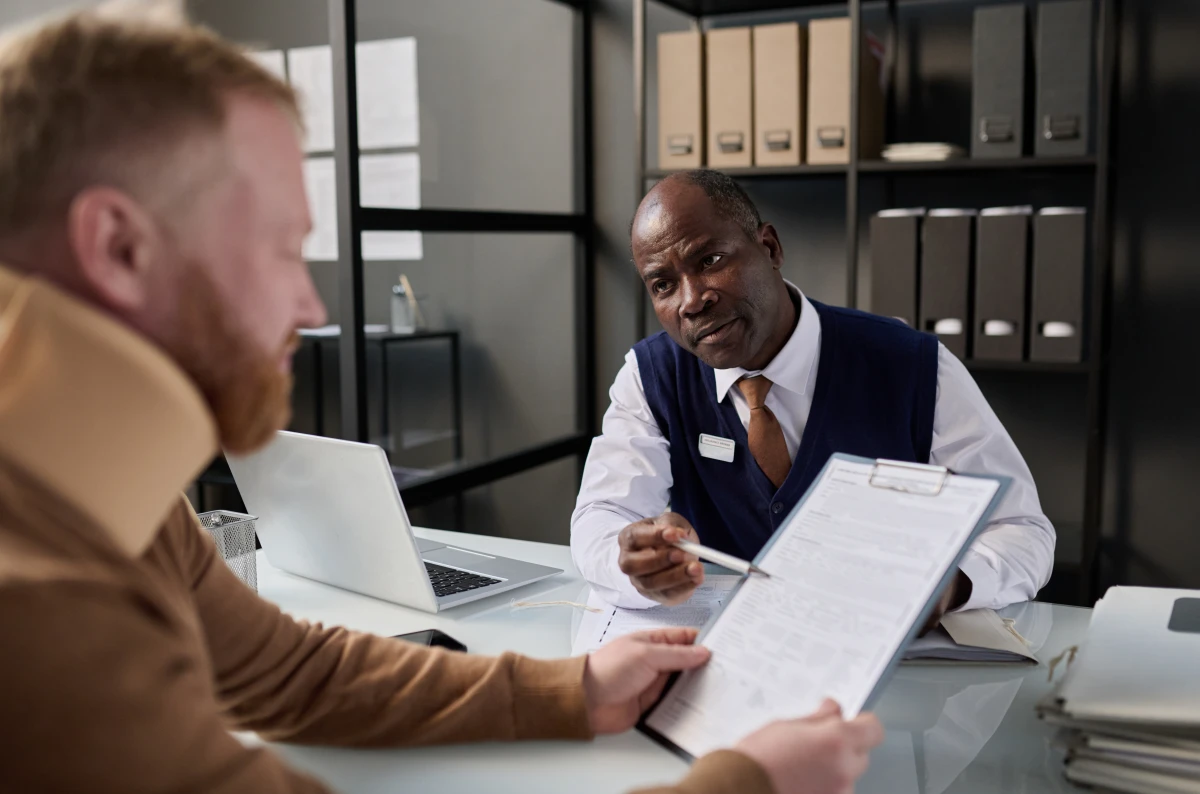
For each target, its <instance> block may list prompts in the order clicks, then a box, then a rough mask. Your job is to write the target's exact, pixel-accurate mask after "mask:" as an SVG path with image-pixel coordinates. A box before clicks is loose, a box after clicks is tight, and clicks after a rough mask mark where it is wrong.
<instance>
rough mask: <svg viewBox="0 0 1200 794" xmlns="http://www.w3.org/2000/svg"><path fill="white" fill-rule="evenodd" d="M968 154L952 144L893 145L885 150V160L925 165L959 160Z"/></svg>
mask: <svg viewBox="0 0 1200 794" xmlns="http://www.w3.org/2000/svg"><path fill="white" fill-rule="evenodd" d="M966 156H967V153H966V151H965V150H964V149H963V148H962V147H961V146H955V145H954V144H952V143H893V144H889V145H888V146H885V147H884V149H883V159H884V160H887V161H888V162H892V163H924V162H929V161H937V160H958V159H960V158H962V157H966Z"/></svg>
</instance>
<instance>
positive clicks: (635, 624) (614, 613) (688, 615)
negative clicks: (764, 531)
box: [571, 574, 742, 656]
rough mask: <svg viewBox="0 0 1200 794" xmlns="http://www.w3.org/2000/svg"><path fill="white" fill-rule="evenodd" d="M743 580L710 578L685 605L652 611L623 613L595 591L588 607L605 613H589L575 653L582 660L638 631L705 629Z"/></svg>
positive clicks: (581, 626) (728, 576)
mask: <svg viewBox="0 0 1200 794" xmlns="http://www.w3.org/2000/svg"><path fill="white" fill-rule="evenodd" d="M741 578H742V577H741V576H736V575H732V574H715V575H714V574H708V575H706V576H705V577H704V584H702V585H700V586H699V587H697V588H696V592H695V593H693V594H692V597H691V598H689V599H688V600H687V601H685V602H684V603H682V604H679V605H678V606H673V607H651V608H650V609H622V608H621V607H614V606H613V605H612V604H609V603H608V602H607V601H605V600H604V599H603V598H602V597H601V596H600V595H599V594H597V593H596V592H595V591H594V590H593V591H592V594H591V595H590V596H589V597H588V606H589V607H593V608H596V609H601V610H603V611H602V612H599V613H596V612H586V613H584V617H583V621H582V622H581V623H580V624H579V631H578V632H576V634H575V641H574V643H573V644H572V646H571V653H572V654H573V655H575V656H579V655H580V654H584V653H591V652H592V651H594V650H596V649H597V648H599V647H600V646H602V645H606V644H608V643H610V642H612V641H613V640H615V639H616V638H617V637H624V636H625V635H626V634H633V633H634V632H637V631H651V630H653V629H665V628H672V627H676V626H682V627H684V628H696V629H699V628H703V627H704V624H706V623H708V621H709V619H710V618H711V617H712V616H713V615H714V614H716V612H717V610H718V609H720V607H721V605H722V604H724V603H725V601H726V600H727V599H728V598H729V593H730V592H732V590H733V588H734V587H736V586H737V583H738V582H739V581H741Z"/></svg>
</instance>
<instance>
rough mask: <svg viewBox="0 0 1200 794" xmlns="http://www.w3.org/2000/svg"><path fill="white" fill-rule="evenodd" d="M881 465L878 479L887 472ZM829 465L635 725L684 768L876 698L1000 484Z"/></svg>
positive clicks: (859, 464) (926, 471)
mask: <svg viewBox="0 0 1200 794" xmlns="http://www.w3.org/2000/svg"><path fill="white" fill-rule="evenodd" d="M885 468H886V471H885ZM936 471H939V470H936V469H934V468H933V467H917V468H914V467H912V466H911V465H907V464H901V465H899V466H897V465H896V464H887V463H882V462H881V463H879V464H878V465H877V464H876V462H875V461H868V460H865V459H862V458H851V457H849V456H845V455H834V456H833V457H832V458H830V460H829V463H827V464H826V466H825V469H824V470H823V471H822V473H821V475H820V477H819V478H818V480H817V482H816V484H815V485H814V486H813V487H812V488H811V489H810V491H809V493H808V494H807V495H806V496H805V499H804V500H803V502H802V503H801V504H800V505H799V506H798V507H797V508H796V509H795V510H794V511H793V513H792V515H791V516H789V517H788V519H787V520H785V521H784V523H783V524H782V525H781V527H780V529H779V530H778V531H777V532H776V533H775V535H774V536H773V537H772V538H771V541H770V542H769V543H768V545H767V547H766V548H765V549H763V551H762V552H761V553H760V554H759V555H758V557H757V558H756V559H755V560H754V562H755V564H756V565H758V566H759V567H761V568H762V569H763V570H765V571H766V572H767V573H768V574H770V577H769V578H767V577H759V576H752V577H750V578H748V579H746V580H744V581H743V582H742V583H741V585H739V587H738V588H737V589H736V590H735V591H734V592H733V594H732V595H731V597H730V599H729V603H728V604H726V605H725V607H724V609H723V610H722V611H721V613H720V614H719V616H718V617H717V618H716V619H715V620H714V621H713V622H712V623H711V624H710V625H709V626H708V628H707V629H706V630H705V632H704V634H703V636H702V637H701V644H703V645H705V646H706V647H708V648H710V649H711V650H712V659H711V660H710V661H709V663H708V664H707V665H706V666H705V667H703V668H701V669H700V670H697V671H694V672H689V673H684V674H682V675H681V676H679V678H678V679H677V680H676V681H675V683H674V684H673V686H672V687H671V688H670V689H669V690H668V691H667V693H666V695H664V697H663V698H662V700H661V701H660V702H659V703H658V704H657V705H656V706H655V707H654V708H653V709H652V710H651V711H650V712H649V714H648V715H647V716H646V717H645V719H643V720H642V722H641V724H640V726H639V727H641V728H642V730H643V731H645V732H646V733H647V734H649V735H650V736H651V737H652V738H654V739H656V740H657V741H659V742H661V743H663V744H664V745H665V746H667V747H669V748H670V749H672V750H674V751H676V752H679V753H681V754H683V755H685V756H686V757H691V758H697V757H699V756H701V755H704V754H705V753H708V752H710V751H712V750H716V749H720V748H725V747H731V746H733V745H734V744H735V743H736V742H737V741H738V740H739V739H741V738H742V737H744V736H746V735H747V734H749V733H751V732H753V731H754V730H756V729H758V728H760V727H762V726H763V725H766V724H767V723H769V722H771V721H772V720H776V719H788V718H795V717H802V716H804V715H807V714H811V713H812V712H813V711H815V710H816V708H817V707H818V706H819V705H820V704H821V701H822V700H823V699H824V698H826V697H830V698H833V699H834V700H836V701H837V702H838V703H839V704H840V705H841V707H842V711H843V713H844V714H845V715H846V716H847V717H853V716H855V715H857V714H858V713H859V712H860V711H861V710H862V709H863V708H865V707H867V706H868V705H869V704H870V703H871V702H872V701H873V700H874V698H876V697H877V696H878V694H879V692H880V691H881V689H882V686H883V684H885V683H886V681H887V679H888V678H889V677H890V674H891V672H892V671H893V670H894V669H895V666H896V664H897V663H898V662H899V657H900V656H901V655H902V654H901V651H902V648H904V647H905V645H906V644H907V643H908V642H909V641H910V640H911V638H912V637H913V636H914V635H915V633H916V631H917V629H918V626H919V622H920V621H923V620H924V618H925V616H926V615H928V614H929V611H930V610H931V609H932V607H933V604H934V602H935V599H936V597H937V595H938V593H939V592H940V590H941V588H942V587H943V586H945V585H946V584H948V583H949V581H950V578H951V577H952V576H953V571H954V567H955V566H956V565H957V564H958V561H959V560H960V559H961V558H962V555H963V553H964V552H965V550H966V547H967V545H968V544H969V543H970V542H971V540H972V539H973V538H975V537H976V536H977V535H978V534H979V533H980V532H981V531H982V530H983V527H984V525H985V524H986V520H987V517H988V516H989V515H990V514H991V512H992V510H994V509H995V506H996V505H997V504H998V503H999V500H1000V498H1001V497H1002V496H1003V493H1004V490H1005V488H1006V485H1007V482H1008V481H1007V480H1002V479H994V478H987V477H972V476H962V475H952V474H949V473H947V472H946V471H945V470H944V469H943V470H940V474H936V475H935V473H934V472H936Z"/></svg>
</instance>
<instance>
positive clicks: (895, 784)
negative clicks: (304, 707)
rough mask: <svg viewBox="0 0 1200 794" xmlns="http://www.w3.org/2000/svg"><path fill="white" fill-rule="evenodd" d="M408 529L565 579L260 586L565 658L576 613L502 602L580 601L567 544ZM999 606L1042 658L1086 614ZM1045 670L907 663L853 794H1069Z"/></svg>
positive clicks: (519, 764)
mask: <svg viewBox="0 0 1200 794" xmlns="http://www.w3.org/2000/svg"><path fill="white" fill-rule="evenodd" d="M417 534H418V535H420V536H422V537H426V538H431V539H435V540H440V541H444V542H450V543H457V544H460V545H463V546H465V547H467V548H473V549H478V550H479V551H484V552H492V553H495V554H501V555H504V556H509V557H517V558H520V559H525V560H528V561H530V562H536V563H541V564H543V565H552V566H554V567H557V568H563V569H564V570H566V571H567V573H565V574H562V575H559V576H556V577H553V578H551V579H548V580H546V581H544V582H540V583H537V584H534V585H530V586H528V587H524V588H520V589H518V590H515V591H511V592H509V593H503V594H501V595H498V596H495V597H493V598H488V599H484V600H482V601H479V602H475V603H471V604H467V605H465V606H462V607H457V608H455V609H451V610H449V611H447V612H443V613H441V614H440V615H429V614H426V613H423V612H418V611H416V610H411V609H406V608H404V607H399V606H396V605H394V604H390V603H387V602H384V601H378V600H376V599H373V598H367V597H365V596H360V595H356V594H354V593H350V592H347V591H344V590H339V589H337V588H333V587H328V586H325V585H321V584H317V583H315V582H310V581H308V580H305V579H301V578H298V577H294V576H290V575H288V574H285V573H281V572H279V571H277V570H275V569H273V568H271V567H270V565H269V564H268V563H267V561H266V558H265V557H264V556H263V554H262V552H259V558H258V586H259V592H260V594H261V595H262V596H263V597H264V598H267V599H268V600H271V601H274V602H275V603H277V604H279V605H280V606H281V607H282V608H283V609H284V610H286V611H287V612H289V613H291V614H292V615H295V616H297V617H300V618H304V619H306V620H315V621H321V622H323V623H326V624H340V625H343V626H347V627H349V628H352V629H357V630H361V631H369V632H373V633H376V634H383V635H389V636H390V635H394V634H403V633H406V632H410V631H419V630H421V629H428V628H439V629H441V630H443V631H445V632H446V633H447V634H450V635H451V636H453V637H454V638H455V639H457V640H459V641H461V642H463V643H465V644H466V645H467V647H468V648H469V649H470V651H471V652H473V653H485V654H494V653H499V652H501V651H506V650H511V651H517V652H520V653H523V654H526V655H528V656H537V657H557V656H567V655H569V654H570V652H571V640H572V637H573V629H574V626H575V625H577V624H578V616H577V615H576V614H575V613H576V610H573V609H571V608H568V607H544V608H537V609H524V610H514V609H513V608H512V607H511V602H512V601H513V600H531V601H543V600H558V599H565V600H570V601H583V600H586V596H587V586H586V585H585V584H584V583H583V580H582V579H580V577H579V574H578V573H577V572H576V571H575V568H574V566H573V565H572V564H571V557H570V552H569V551H568V549H567V547H566V546H553V545H549V544H544V543H530V542H527V541H517V540H507V539H504V538H490V537H483V536H475V535H462V534H459V533H454V532H445V531H441V530H423V529H422V530H417ZM1003 614H1005V615H1006V616H1009V617H1014V618H1016V619H1017V628H1018V630H1019V631H1020V632H1021V633H1022V634H1023V635H1024V636H1025V637H1026V638H1028V639H1029V640H1031V641H1032V642H1033V643H1034V646H1035V648H1040V651H1039V656H1041V658H1042V659H1043V660H1045V659H1049V658H1050V657H1052V656H1054V655H1057V654H1058V652H1059V651H1060V650H1062V649H1063V648H1065V647H1067V646H1070V645H1074V644H1077V643H1078V642H1080V641H1081V640H1082V638H1083V635H1084V633H1085V632H1086V629H1087V622H1088V616H1089V611H1088V610H1085V609H1077V608H1074V607H1064V606H1057V605H1049V604H1026V605H1021V606H1018V607H1013V608H1010V609H1009V610H1006V611H1005V612H1004V613H1003ZM1048 687H1049V685H1048V683H1047V680H1046V667H1045V665H1042V666H1040V667H1037V668H1029V667H1018V668H998V667H985V668H968V667H962V666H954V667H950V666H939V667H934V666H921V667H914V666H905V667H902V668H901V670H900V672H899V673H898V674H897V675H896V677H895V678H894V679H893V680H892V683H891V685H890V686H889V687H888V690H887V693H886V695H885V696H884V698H883V699H882V701H881V702H880V704H879V706H878V708H877V709H876V713H878V714H879V716H880V718H881V719H882V720H883V721H884V724H885V725H886V726H887V730H888V738H887V741H886V742H885V743H884V745H883V746H882V747H881V748H879V750H877V751H876V752H875V753H874V754H873V755H872V760H871V769H870V771H868V773H867V775H866V776H865V777H864V779H863V781H862V782H861V783H860V785H859V787H858V788H857V791H858V792H859V794H941V792H951V793H952V794H968V793H970V794H1010V793H1011V792H1023V793H1024V794H1036V793H1037V792H1060V791H1061V792H1066V791H1074V790H1075V789H1073V788H1072V787H1071V786H1069V785H1068V784H1067V782H1066V781H1065V780H1064V779H1063V777H1062V770H1061V756H1060V754H1059V753H1058V752H1056V751H1055V750H1054V749H1053V748H1051V747H1050V738H1051V734H1050V732H1049V731H1048V730H1047V729H1046V728H1044V727H1043V726H1042V725H1041V724H1040V723H1039V722H1038V720H1037V718H1036V717H1035V716H1034V713H1033V704H1034V703H1035V702H1036V701H1037V700H1038V698H1040V697H1041V696H1042V695H1043V694H1044V693H1045V692H1046V691H1047V689H1048ZM276 749H277V750H278V751H279V752H280V754H281V755H283V756H284V757H285V758H286V759H287V760H288V761H289V762H290V763H291V764H293V765H295V766H297V767H300V768H302V769H305V770H308V771H309V772H310V773H312V774H314V775H316V776H317V777H320V778H322V779H323V780H325V781H326V782H327V783H328V784H329V785H331V786H332V787H333V788H335V789H337V790H338V791H342V792H346V793H347V794H376V793H378V794H383V792H388V794H395V793H396V792H404V791H413V792H424V791H438V792H453V793H454V794H457V792H470V791H479V792H483V791H486V792H489V794H505V793H506V792H521V794H537V793H538V792H546V794H562V792H564V791H570V792H571V794H601V793H603V794H614V793H616V792H624V791H626V790H628V789H630V788H634V787H636V786H643V785H649V784H652V783H662V782H668V781H673V780H676V779H678V778H679V777H681V776H682V775H683V774H684V772H685V769H686V767H685V765H684V763H683V762H682V761H680V760H679V759H678V758H676V757H675V756H673V755H671V754H670V753H668V752H666V751H665V750H662V749H661V748H659V747H658V746H657V745H655V744H654V743H652V742H651V741H650V740H649V739H646V738H645V737H643V736H641V735H640V734H638V733H636V732H634V731H631V732H629V733H626V734H624V735H621V736H615V737H604V738H601V739H599V740H597V741H596V742H594V743H575V742H536V743H533V742H531V743H517V744H491V745H460V746H451V747H437V748H424V749H412V750H345V749H336V748H316V747H298V746H292V745H278V746H276Z"/></svg>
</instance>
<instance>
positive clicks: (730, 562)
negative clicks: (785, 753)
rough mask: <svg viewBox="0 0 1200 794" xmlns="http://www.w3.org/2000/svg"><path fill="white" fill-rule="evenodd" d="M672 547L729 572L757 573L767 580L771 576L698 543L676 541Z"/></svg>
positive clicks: (752, 564)
mask: <svg viewBox="0 0 1200 794" xmlns="http://www.w3.org/2000/svg"><path fill="white" fill-rule="evenodd" d="M674 546H675V548H677V549H681V550H683V551H686V552H687V553H688V554H695V555H696V556H697V557H699V558H700V559H702V560H707V561H708V562H715V563H716V564H717V565H720V566H722V567H724V568H728V569H729V570H731V571H737V572H738V573H741V574H746V575H749V574H752V573H757V574H759V575H761V576H765V577H767V578H768V579H770V578H771V574H769V573H767V572H766V571H764V570H763V569H762V568H759V567H758V566H757V565H755V564H754V563H752V562H746V561H745V560H739V559H738V558H737V557H734V556H733V555H732V554H726V553H725V552H723V551H717V550H716V549H710V548H709V547H708V546H701V545H700V544H699V543H692V542H691V541H690V540H677V541H675V543H674Z"/></svg>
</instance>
